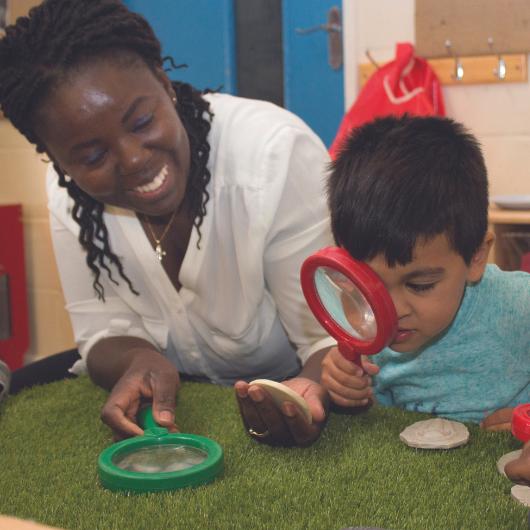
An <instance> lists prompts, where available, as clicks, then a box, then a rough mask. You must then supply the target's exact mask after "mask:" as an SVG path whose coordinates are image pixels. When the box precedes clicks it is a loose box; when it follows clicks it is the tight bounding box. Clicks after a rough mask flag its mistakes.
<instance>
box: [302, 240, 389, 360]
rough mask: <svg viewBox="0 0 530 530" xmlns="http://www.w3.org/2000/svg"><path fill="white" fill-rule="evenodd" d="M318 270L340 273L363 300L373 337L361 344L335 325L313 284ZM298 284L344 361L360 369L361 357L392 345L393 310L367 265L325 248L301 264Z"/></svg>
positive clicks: (337, 250) (387, 297)
mask: <svg viewBox="0 0 530 530" xmlns="http://www.w3.org/2000/svg"><path fill="white" fill-rule="evenodd" d="M320 267H326V268H327V269H331V270H332V271H333V272H339V273H341V274H342V275H343V276H345V277H346V279H347V280H349V281H350V282H352V283H353V285H354V287H356V288H357V289H358V291H360V293H361V294H362V295H363V296H364V298H365V299H366V301H367V302H368V305H369V306H370V307H371V309H372V312H373V314H374V317H375V323H376V333H375V336H374V337H373V338H368V339H365V340H364V339H360V338H358V337H354V336H353V335H351V334H350V333H348V332H347V331H346V330H345V329H344V328H343V327H342V326H340V325H339V324H338V323H337V322H336V320H335V319H334V318H333V316H332V315H331V314H330V312H329V311H328V309H327V308H326V307H325V306H324V304H323V302H322V299H321V297H320V295H319V292H318V289H317V285H316V281H315V275H316V274H317V272H318V269H319V268H320ZM300 280H301V282H302V290H303V292H304V296H305V298H306V300H307V303H308V305H309V307H310V308H311V311H313V314H314V315H315V317H316V318H317V320H318V321H319V322H320V323H321V324H322V326H323V327H324V329H325V330H326V331H327V332H328V333H329V334H330V335H331V336H332V337H334V338H336V339H337V342H338V345H339V351H340V352H341V353H342V355H344V357H345V358H346V359H348V360H350V361H353V362H354V363H356V364H357V365H359V366H361V359H360V356H361V355H373V354H375V353H379V352H380V351H381V350H382V349H383V348H384V347H385V346H388V345H389V344H390V343H391V341H392V339H393V338H394V336H395V335H396V332H397V315H396V310H395V308H394V304H393V302H392V299H391V298H390V295H389V294H388V291H387V290H386V288H385V286H384V284H383V282H382V281H381V279H380V278H379V276H378V275H377V274H376V273H375V272H374V271H373V270H372V269H371V268H370V267H369V266H368V265H366V264H365V263H363V262H361V261H357V260H355V259H353V258H352V257H351V256H350V255H349V254H348V252H346V251H345V250H344V249H342V248H338V247H327V248H324V249H322V250H319V251H318V252H316V253H315V254H313V255H311V256H309V257H308V258H307V259H306V260H305V261H304V263H303V264H302V269H301V272H300ZM337 300H338V299H336V300H335V301H337ZM339 303H340V300H339ZM341 311H342V310H341Z"/></svg>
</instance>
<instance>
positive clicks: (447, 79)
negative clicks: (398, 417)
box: [359, 54, 528, 86]
mask: <svg viewBox="0 0 530 530" xmlns="http://www.w3.org/2000/svg"><path fill="white" fill-rule="evenodd" d="M502 58H503V59H504V62H505V64H506V77H505V78H504V79H502V80H501V79H499V77H498V74H497V72H498V66H499V57H498V56H497V55H480V56H475V57H460V58H459V61H460V63H461V65H462V67H463V70H464V76H463V78H462V79H461V80H458V79H456V77H455V68H456V62H455V59H452V58H450V57H447V58H443V59H429V61H428V62H429V65H430V66H431V67H432V69H433V70H434V72H435V73H436V75H437V76H438V79H439V80H440V83H441V84H442V85H470V84H481V83H523V82H525V81H526V80H527V77H528V74H527V70H528V69H527V65H526V62H527V60H526V59H527V56H526V54H511V55H503V56H502ZM376 69H377V67H376V66H375V65H374V64H372V63H364V64H361V65H359V82H360V84H361V86H362V85H364V83H366V81H367V80H368V79H369V78H370V76H371V75H372V74H373V73H374V72H375V71H376Z"/></svg>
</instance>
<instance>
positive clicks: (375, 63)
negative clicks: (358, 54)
mask: <svg viewBox="0 0 530 530" xmlns="http://www.w3.org/2000/svg"><path fill="white" fill-rule="evenodd" d="M364 54H365V55H366V57H367V58H368V60H369V61H370V62H371V63H372V64H373V65H374V66H375V67H376V69H377V70H379V68H381V67H380V66H379V63H378V62H377V61H376V60H375V59H374V58H373V57H372V54H371V52H370V50H369V49H368V48H366V50H365V51H364Z"/></svg>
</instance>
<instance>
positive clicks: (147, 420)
mask: <svg viewBox="0 0 530 530" xmlns="http://www.w3.org/2000/svg"><path fill="white" fill-rule="evenodd" d="M138 423H139V425H140V427H142V428H143V429H144V430H148V429H153V428H155V427H160V425H158V423H157V422H156V421H155V419H154V418H153V407H152V406H151V405H149V406H147V407H144V408H142V409H140V410H139V411H138Z"/></svg>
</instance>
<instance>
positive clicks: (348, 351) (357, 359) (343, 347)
mask: <svg viewBox="0 0 530 530" xmlns="http://www.w3.org/2000/svg"><path fill="white" fill-rule="evenodd" d="M339 351H340V353H342V356H343V357H344V358H345V359H348V361H352V362H353V363H354V364H356V365H357V366H358V367H359V368H361V370H362V371H363V373H364V368H363V365H362V363H361V355H360V354H359V353H357V352H356V351H355V350H354V349H352V348H351V347H349V346H348V345H347V344H345V343H343V342H339Z"/></svg>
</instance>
